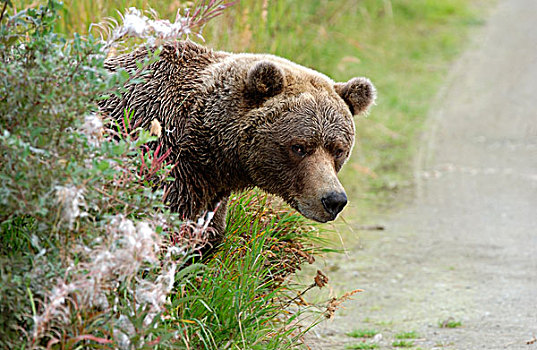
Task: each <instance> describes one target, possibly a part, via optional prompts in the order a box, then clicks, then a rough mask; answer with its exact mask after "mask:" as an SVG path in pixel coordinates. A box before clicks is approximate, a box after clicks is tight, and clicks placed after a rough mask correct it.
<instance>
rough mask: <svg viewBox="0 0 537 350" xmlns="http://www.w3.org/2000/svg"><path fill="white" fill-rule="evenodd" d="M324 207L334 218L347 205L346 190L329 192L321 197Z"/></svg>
mask: <svg viewBox="0 0 537 350" xmlns="http://www.w3.org/2000/svg"><path fill="white" fill-rule="evenodd" d="M321 203H323V207H324V209H325V210H326V211H327V212H328V213H329V214H330V215H332V216H333V217H334V218H335V217H336V216H337V214H339V213H340V212H341V211H342V210H343V208H344V207H345V205H347V195H346V194H345V192H329V193H328V194H327V195H326V196H324V197H323V198H322V199H321Z"/></svg>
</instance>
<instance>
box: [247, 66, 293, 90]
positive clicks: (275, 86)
mask: <svg viewBox="0 0 537 350" xmlns="http://www.w3.org/2000/svg"><path fill="white" fill-rule="evenodd" d="M284 86H285V74H284V72H283V70H282V69H281V68H280V67H278V66H277V65H276V64H274V63H272V62H269V61H260V62H257V63H256V64H255V65H254V66H253V67H252V68H250V70H249V71H248V76H247V77H246V89H247V90H248V93H249V94H251V95H252V96H255V97H272V96H276V95H278V94H279V93H280V92H282V91H283V88H284Z"/></svg>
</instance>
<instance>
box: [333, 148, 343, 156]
mask: <svg viewBox="0 0 537 350" xmlns="http://www.w3.org/2000/svg"><path fill="white" fill-rule="evenodd" d="M344 154H345V151H344V150H342V149H341V148H339V149H337V150H336V151H335V152H334V157H336V159H338V158H341V157H343V155H344Z"/></svg>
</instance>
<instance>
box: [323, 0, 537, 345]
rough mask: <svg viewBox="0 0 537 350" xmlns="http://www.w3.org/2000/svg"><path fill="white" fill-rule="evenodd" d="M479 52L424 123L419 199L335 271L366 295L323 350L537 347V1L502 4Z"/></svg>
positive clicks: (457, 71)
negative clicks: (401, 338)
mask: <svg viewBox="0 0 537 350" xmlns="http://www.w3.org/2000/svg"><path fill="white" fill-rule="evenodd" d="M474 43H475V44H474V45H473V47H472V48H471V49H469V50H468V52H466V53H465V54H464V55H463V57H461V59H460V60H459V62H458V63H457V64H456V65H455V67H454V69H453V71H452V73H451V75H450V78H449V81H448V85H447V86H446V88H445V90H444V91H443V92H442V93H441V94H440V96H439V99H438V103H437V106H438V107H437V108H436V110H435V112H434V113H432V116H431V118H430V120H429V127H428V129H427V130H428V131H427V135H426V137H425V139H424V142H423V147H422V149H421V152H420V154H419V157H418V163H419V164H418V165H417V167H416V169H417V170H416V178H417V182H418V190H417V198H416V200H415V201H414V202H413V204H412V205H411V206H410V207H409V208H406V209H404V210H403V211H401V212H400V213H398V214H396V215H394V216H392V217H390V218H387V219H386V223H385V224H386V231H381V232H360V234H359V235H360V237H361V239H360V242H356V244H355V246H354V247H353V246H352V243H351V244H350V246H348V247H347V248H349V250H351V252H350V253H349V255H350V258H342V259H341V260H340V261H339V262H337V261H336V262H332V263H333V264H334V266H337V265H340V266H341V269H340V270H339V271H338V272H335V273H330V276H331V278H332V281H348V282H342V284H340V285H336V288H337V289H338V290H340V289H341V290H350V289H354V288H363V289H365V290H366V291H365V292H364V293H361V294H359V295H358V296H357V297H355V298H354V300H353V301H351V302H348V303H346V304H345V305H346V309H345V310H340V311H342V312H340V313H339V314H338V315H339V316H338V318H337V319H336V320H335V321H334V322H332V323H328V324H327V325H325V326H322V327H320V328H319V329H318V336H319V342H318V344H317V345H316V346H317V347H318V348H319V349H340V348H341V349H343V348H345V347H346V346H350V345H356V344H357V343H359V342H360V341H361V340H360V339H353V338H350V337H347V336H345V332H348V331H350V330H356V329H375V330H377V331H378V332H379V333H380V334H382V337H381V336H377V339H376V340H377V344H378V346H379V348H380V349H392V348H394V347H393V344H392V343H393V341H394V340H395V334H397V333H398V332H403V331H405V332H408V331H416V332H417V333H418V334H419V337H418V339H415V340H413V342H414V344H415V346H416V347H419V348H421V349H529V350H531V349H537V342H535V343H533V344H527V342H528V341H530V340H532V339H534V337H535V336H537V1H536V0H503V1H502V0H500V1H499V5H498V7H497V9H496V10H495V11H494V12H493V13H492V15H491V17H490V20H489V21H488V22H487V24H486V26H485V28H484V29H483V30H482V31H480V33H478V34H477V37H476V38H475V41H474ZM336 283H337V282H336ZM446 320H454V321H460V322H461V323H462V326H460V327H457V328H441V327H439V323H440V322H443V321H446ZM380 338H381V339H380ZM367 342H370V340H367Z"/></svg>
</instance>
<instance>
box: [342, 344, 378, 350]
mask: <svg viewBox="0 0 537 350" xmlns="http://www.w3.org/2000/svg"><path fill="white" fill-rule="evenodd" d="M378 347H379V346H378V345H377V344H369V343H358V344H350V345H345V349H353V350H354V349H359V350H368V349H377V348H378Z"/></svg>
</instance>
